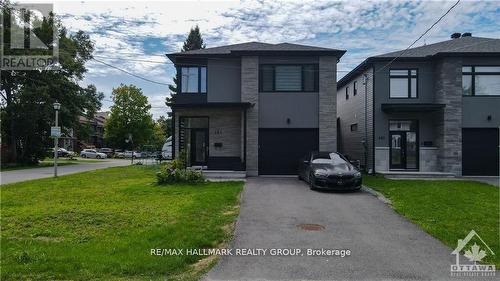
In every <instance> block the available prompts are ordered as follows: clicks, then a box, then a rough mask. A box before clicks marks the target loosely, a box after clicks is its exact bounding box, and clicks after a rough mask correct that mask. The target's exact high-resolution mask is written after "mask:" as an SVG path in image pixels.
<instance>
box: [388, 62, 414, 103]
mask: <svg viewBox="0 0 500 281" xmlns="http://www.w3.org/2000/svg"><path fill="white" fill-rule="evenodd" d="M389 79H390V90H389V91H390V94H389V97H390V98H405V99H406V98H417V97H418V71H417V69H391V70H389Z"/></svg>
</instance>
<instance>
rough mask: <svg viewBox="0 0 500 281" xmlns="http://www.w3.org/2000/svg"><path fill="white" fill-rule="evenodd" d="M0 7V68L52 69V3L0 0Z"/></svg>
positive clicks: (55, 51)
mask: <svg viewBox="0 0 500 281" xmlns="http://www.w3.org/2000/svg"><path fill="white" fill-rule="evenodd" d="M0 9H1V13H0V42H1V48H0V66H1V69H2V70H50V69H56V68H57V62H58V59H59V47H58V45H59V42H58V29H57V22H56V20H55V18H54V14H53V12H52V11H53V5H52V4H47V3H34V4H9V3H3V1H2V3H0ZM47 29H49V30H47Z"/></svg>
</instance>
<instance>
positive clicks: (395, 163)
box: [389, 132, 418, 170]
mask: <svg viewBox="0 0 500 281" xmlns="http://www.w3.org/2000/svg"><path fill="white" fill-rule="evenodd" d="M389 137H390V141H391V146H390V169H412V170H416V169H418V147H417V146H418V143H417V134H416V132H390V133H389Z"/></svg>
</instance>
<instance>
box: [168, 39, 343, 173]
mask: <svg viewBox="0 0 500 281" xmlns="http://www.w3.org/2000/svg"><path fill="white" fill-rule="evenodd" d="M344 53H345V51H344V50H337V49H330V48H320V47H314V46H305V45H297V44H289V43H281V44H267V43H259V42H249V43H242V44H236V45H228V46H220V47H215V48H207V49H201V50H193V51H187V52H180V53H172V54H168V55H167V56H168V58H169V59H170V60H171V61H172V62H173V63H174V64H175V67H176V68H177V81H179V85H178V87H177V89H178V93H177V94H176V95H175V97H174V99H173V101H172V102H171V103H170V104H169V105H170V106H171V108H172V111H173V120H174V126H173V130H174V133H173V135H174V138H173V147H174V150H173V154H174V157H175V156H176V155H179V152H180V151H185V152H186V153H187V160H188V165H190V166H201V167H202V168H206V169H212V170H240V171H246V174H247V175H248V176H256V175H259V174H260V175H262V174H296V173H297V165H298V162H299V159H300V158H301V157H303V156H305V155H306V154H307V152H309V151H311V150H322V151H335V150H336V147H337V146H336V135H337V134H336V114H335V108H336V106H335V101H336V100H335V95H336V91H337V87H336V80H337V79H336V78H337V76H336V74H337V72H336V70H337V62H338V61H339V59H340V58H341V57H342V55H343V54H344Z"/></svg>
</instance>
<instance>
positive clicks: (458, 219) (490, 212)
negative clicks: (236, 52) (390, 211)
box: [363, 176, 500, 266]
mask: <svg viewBox="0 0 500 281" xmlns="http://www.w3.org/2000/svg"><path fill="white" fill-rule="evenodd" d="M363 181H364V182H363V183H364V184H365V185H367V186H369V187H371V188H373V189H375V190H377V191H379V192H381V193H382V194H383V195H384V196H385V197H387V198H388V199H390V200H391V202H392V207H393V208H394V209H395V210H396V212H398V213H400V214H401V215H403V216H405V217H407V218H408V219H409V220H411V221H412V222H414V223H416V224H417V225H419V226H420V227H421V228H422V229H423V230H424V231H426V232H427V233H429V234H431V235H432V236H434V237H436V238H437V239H439V240H441V241H442V242H443V243H444V244H446V245H448V246H449V247H450V248H451V249H454V248H455V247H456V246H457V240H458V239H463V238H465V236H467V234H468V233H469V232H470V231H471V230H472V229H474V230H475V231H476V232H477V233H478V234H479V235H480V236H481V238H482V239H483V240H484V241H485V242H486V243H487V244H488V246H489V247H490V248H491V249H492V250H493V252H495V256H493V255H491V254H490V253H488V256H487V257H486V258H485V259H484V260H483V262H486V263H495V264H496V266H500V244H499V190H500V189H499V188H498V187H496V186H492V185H488V184H485V183H479V182H474V181H459V180H389V179H385V178H383V177H381V176H365V177H364V178H363Z"/></svg>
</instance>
